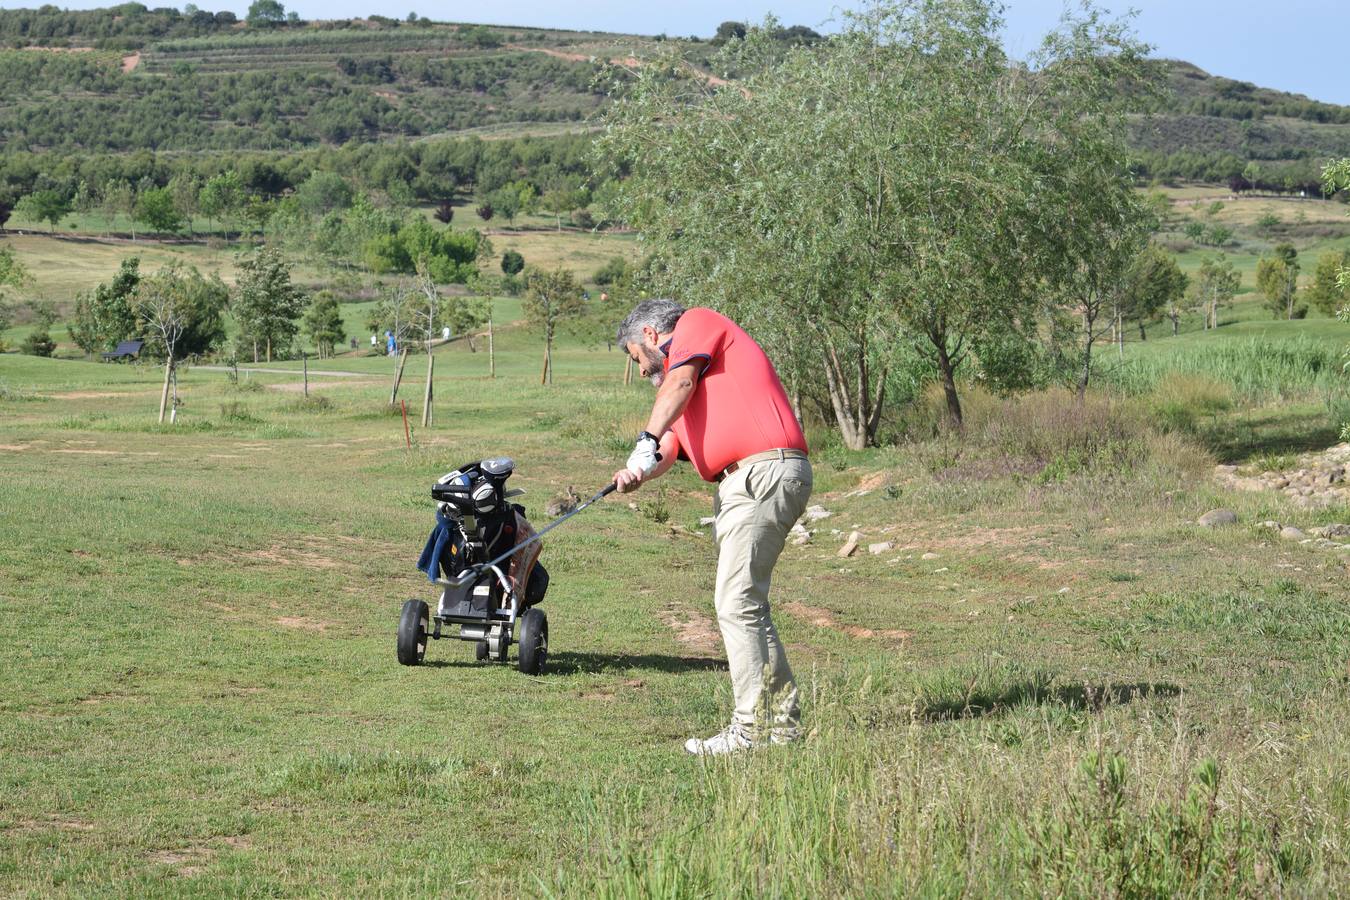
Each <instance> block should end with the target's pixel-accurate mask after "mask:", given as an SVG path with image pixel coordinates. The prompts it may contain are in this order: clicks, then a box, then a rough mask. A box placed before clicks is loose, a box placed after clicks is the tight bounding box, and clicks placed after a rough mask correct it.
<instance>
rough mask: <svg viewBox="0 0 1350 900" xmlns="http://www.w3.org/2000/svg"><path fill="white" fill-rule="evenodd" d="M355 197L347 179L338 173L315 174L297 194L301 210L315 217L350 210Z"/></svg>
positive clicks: (298, 189) (301, 186)
mask: <svg viewBox="0 0 1350 900" xmlns="http://www.w3.org/2000/svg"><path fill="white" fill-rule="evenodd" d="M354 196H355V195H354V194H353V193H352V186H351V185H350V184H348V183H347V179H345V178H343V177H342V176H341V175H339V174H337V173H336V172H315V173H313V174H312V175H310V176H309V178H307V179H305V183H304V184H302V185H300V187H299V188H297V189H296V192H295V198H296V200H297V201H298V202H299V204H300V208H301V209H303V210H304V211H305V212H306V213H308V214H309V215H310V216H315V217H318V216H325V215H327V214H328V213H331V212H334V211H336V210H343V209H347V208H349V207H350V206H351V205H352V200H353V199H354Z"/></svg>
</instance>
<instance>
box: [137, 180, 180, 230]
mask: <svg viewBox="0 0 1350 900" xmlns="http://www.w3.org/2000/svg"><path fill="white" fill-rule="evenodd" d="M132 218H133V219H134V220H135V221H137V222H141V223H144V224H145V226H146V227H147V229H148V230H150V231H158V232H176V231H178V229H179V228H181V227H182V226H183V217H182V215H180V214H179V212H178V210H177V208H176V207H175V206H174V202H173V194H172V193H170V192H169V191H168V190H167V189H166V188H152V189H150V190H148V191H142V192H141V195H140V196H139V197H137V198H136V212H135V213H134V214H133V216H132Z"/></svg>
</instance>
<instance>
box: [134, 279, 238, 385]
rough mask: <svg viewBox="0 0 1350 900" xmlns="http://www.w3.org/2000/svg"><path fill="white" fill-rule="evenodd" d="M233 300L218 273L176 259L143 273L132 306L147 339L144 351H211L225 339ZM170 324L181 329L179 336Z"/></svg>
mask: <svg viewBox="0 0 1350 900" xmlns="http://www.w3.org/2000/svg"><path fill="white" fill-rule="evenodd" d="M229 302H230V289H229V288H228V287H226V286H225V282H223V281H221V280H220V276H219V275H217V274H215V273H214V272H213V273H211V275H209V276H205V275H202V273H201V272H199V271H198V270H197V269H196V267H194V266H189V265H184V264H183V263H181V262H179V261H177V260H175V261H174V262H172V263H170V264H169V265H167V266H165V267H164V268H162V269H160V270H159V271H158V272H156V273H155V274H154V275H149V276H145V277H143V278H141V280H140V282H139V283H138V284H137V285H136V293H135V295H134V298H133V300H132V309H133V310H134V311H135V313H136V315H137V318H138V321H139V331H140V333H141V335H142V336H143V337H144V338H145V340H146V345H145V352H146V353H147V354H148V355H150V356H153V357H158V358H163V359H168V358H169V357H170V356H172V358H173V359H174V360H181V359H187V358H188V357H189V356H198V355H201V354H205V353H210V352H211V351H213V350H215V349H216V348H217V347H219V346H220V345H221V344H223V343H224V341H225V310H226V308H227V307H228V306H229ZM168 326H175V327H176V328H177V329H178V330H177V334H176V336H173V335H171V334H169V332H168V331H166V328H167V327H168ZM170 338H172V340H170Z"/></svg>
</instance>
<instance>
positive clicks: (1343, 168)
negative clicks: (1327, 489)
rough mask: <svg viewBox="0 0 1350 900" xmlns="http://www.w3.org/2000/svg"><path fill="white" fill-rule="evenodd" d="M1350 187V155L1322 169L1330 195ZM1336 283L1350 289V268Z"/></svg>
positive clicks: (1342, 315) (1349, 436)
mask: <svg viewBox="0 0 1350 900" xmlns="http://www.w3.org/2000/svg"><path fill="white" fill-rule="evenodd" d="M1347 188H1350V156H1348V157H1345V158H1343V159H1335V160H1332V161H1331V162H1330V163H1328V164H1327V166H1326V168H1324V169H1323V170H1322V190H1323V191H1324V192H1325V193H1326V194H1327V195H1328V196H1330V195H1331V194H1334V193H1336V192H1337V191H1340V190H1345V189H1347ZM1336 283H1337V285H1338V286H1339V287H1340V289H1341V290H1343V291H1350V268H1343V269H1341V271H1340V273H1339V274H1338V275H1337V276H1336ZM1336 318H1338V319H1340V320H1341V321H1342V322H1344V321H1347V320H1350V306H1342V307H1341V308H1340V309H1338V310H1337V311H1336ZM1341 440H1343V441H1350V422H1345V423H1342V425H1341Z"/></svg>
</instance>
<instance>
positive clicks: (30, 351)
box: [19, 324, 56, 356]
mask: <svg viewBox="0 0 1350 900" xmlns="http://www.w3.org/2000/svg"><path fill="white" fill-rule="evenodd" d="M48 328H50V326H49V325H42V324H39V325H36V326H35V327H34V328H33V330H32V331H30V332H28V336H27V337H26V338H24V339H23V343H22V344H20V345H19V350H20V351H21V352H22V353H25V354H27V355H28V356H51V355H52V354H53V353H55V352H56V341H53V340H52V336H51V334H50V333H49V332H48V330H47V329H48Z"/></svg>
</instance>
